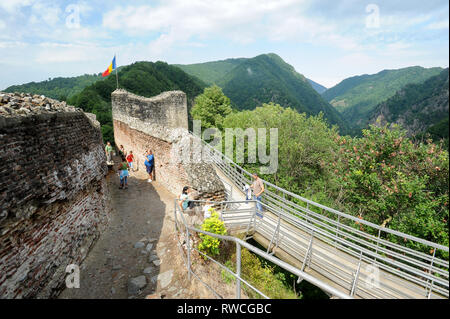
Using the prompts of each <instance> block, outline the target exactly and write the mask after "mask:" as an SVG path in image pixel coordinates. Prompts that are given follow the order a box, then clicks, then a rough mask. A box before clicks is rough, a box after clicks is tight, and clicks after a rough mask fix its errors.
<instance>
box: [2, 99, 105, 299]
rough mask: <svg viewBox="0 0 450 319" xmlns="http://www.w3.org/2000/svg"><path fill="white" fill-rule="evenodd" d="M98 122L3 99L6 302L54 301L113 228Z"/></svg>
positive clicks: (50, 104)
mask: <svg viewBox="0 0 450 319" xmlns="http://www.w3.org/2000/svg"><path fill="white" fill-rule="evenodd" d="M103 147H104V146H103V141H102V135H101V131H100V124H99V123H98V122H97V121H96V120H95V115H93V114H86V113H84V112H83V111H82V110H81V109H76V108H74V107H71V106H67V105H66V104H65V102H59V101H55V100H52V99H49V98H46V97H44V96H38V95H29V94H23V93H21V94H18V93H15V94H9V93H0V298H49V297H53V296H55V295H57V294H58V293H59V291H60V290H61V288H62V287H63V285H64V283H65V277H66V275H67V273H66V272H65V271H66V266H67V265H69V264H77V265H80V264H81V262H82V261H83V260H84V258H85V257H86V255H87V253H88V251H89V249H90V247H91V246H92V244H93V243H94V242H95V240H96V239H97V238H98V237H99V235H100V233H101V232H102V230H103V229H104V227H105V226H106V225H107V222H108V219H109V209H108V201H107V197H108V196H107V188H106V181H105V175H106V173H107V167H106V163H105V160H106V159H105V152H104V150H103Z"/></svg>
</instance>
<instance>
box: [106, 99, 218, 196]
mask: <svg viewBox="0 0 450 319" xmlns="http://www.w3.org/2000/svg"><path fill="white" fill-rule="evenodd" d="M111 100H112V112H113V123H114V139H115V143H116V145H118V146H120V145H123V146H124V148H125V150H126V151H127V152H128V151H130V150H132V151H133V154H134V155H135V158H136V164H137V165H138V168H139V169H140V170H142V171H144V172H145V165H144V161H145V158H144V155H143V154H144V152H145V151H146V150H148V149H151V150H152V151H153V153H154V155H155V175H156V181H158V182H159V183H161V184H162V185H164V186H165V187H166V188H167V189H168V190H169V191H171V192H172V193H173V194H175V195H177V196H178V195H179V194H180V193H181V191H182V188H183V186H186V185H187V186H190V187H191V188H193V189H194V190H196V191H197V192H195V193H193V197H194V198H196V199H197V198H203V199H213V200H217V201H219V200H223V199H224V198H225V194H224V186H223V184H222V182H221V181H220V180H219V178H218V177H217V175H216V173H215V171H214V169H213V168H212V166H211V165H210V164H207V163H194V164H186V163H183V162H182V161H180V159H179V154H178V153H177V149H178V148H179V147H180V142H181V140H182V139H183V137H187V136H188V135H189V134H188V131H187V129H188V117H187V102H186V94H185V93H183V92H181V91H170V92H164V93H162V94H160V95H158V96H155V97H152V98H144V97H140V96H137V95H134V94H131V93H129V92H127V91H125V90H116V91H114V92H113V93H112V95H111Z"/></svg>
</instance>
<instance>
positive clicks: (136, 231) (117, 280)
mask: <svg viewBox="0 0 450 319" xmlns="http://www.w3.org/2000/svg"><path fill="white" fill-rule="evenodd" d="M107 181H108V186H109V190H110V195H111V206H112V207H113V211H112V213H111V220H110V223H109V226H108V228H107V230H106V231H105V232H104V233H103V234H102V235H101V237H100V239H99V240H98V242H97V243H96V244H95V245H94V247H93V248H92V249H91V251H90V253H89V254H88V256H87V258H86V259H85V261H84V262H83V264H82V265H81V267H80V288H78V289H77V288H71V289H69V288H66V289H65V290H64V291H63V292H62V293H61V294H60V296H59V298H62V299H66V298H121V299H123V298H145V297H146V296H149V297H148V298H189V296H190V295H191V294H190V291H189V286H190V285H189V283H188V282H186V280H185V277H186V268H185V266H184V264H183V262H182V260H181V256H180V253H179V250H178V247H177V243H176V237H175V234H174V225H173V217H172V216H171V214H173V199H174V197H175V195H173V194H171V193H170V192H168V191H167V190H165V188H164V187H161V186H160V185H158V182H153V183H148V182H147V180H146V176H145V174H142V173H141V172H136V173H132V175H131V177H130V178H129V182H128V189H125V190H120V189H119V188H118V176H117V175H116V174H114V173H112V172H111V173H110V174H109V175H108V176H107Z"/></svg>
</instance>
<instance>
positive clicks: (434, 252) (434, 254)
mask: <svg viewBox="0 0 450 319" xmlns="http://www.w3.org/2000/svg"><path fill="white" fill-rule="evenodd" d="M435 256H436V248H434V251H433V258H432V259H431V263H430V268H429V269H428V273H429V274H430V276H431V269H433V263H434V257H435ZM428 282H430V280H429V279H428ZM428 282H427V286H428ZM433 283H434V280H431V286H430V290H429V291H428V296H427V298H428V299H431V292H432V290H433Z"/></svg>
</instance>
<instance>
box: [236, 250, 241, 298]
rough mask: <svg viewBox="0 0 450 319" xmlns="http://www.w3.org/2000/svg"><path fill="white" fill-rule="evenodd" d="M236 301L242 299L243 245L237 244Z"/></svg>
mask: <svg viewBox="0 0 450 319" xmlns="http://www.w3.org/2000/svg"><path fill="white" fill-rule="evenodd" d="M236 299H241V245H240V244H239V243H238V242H236Z"/></svg>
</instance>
